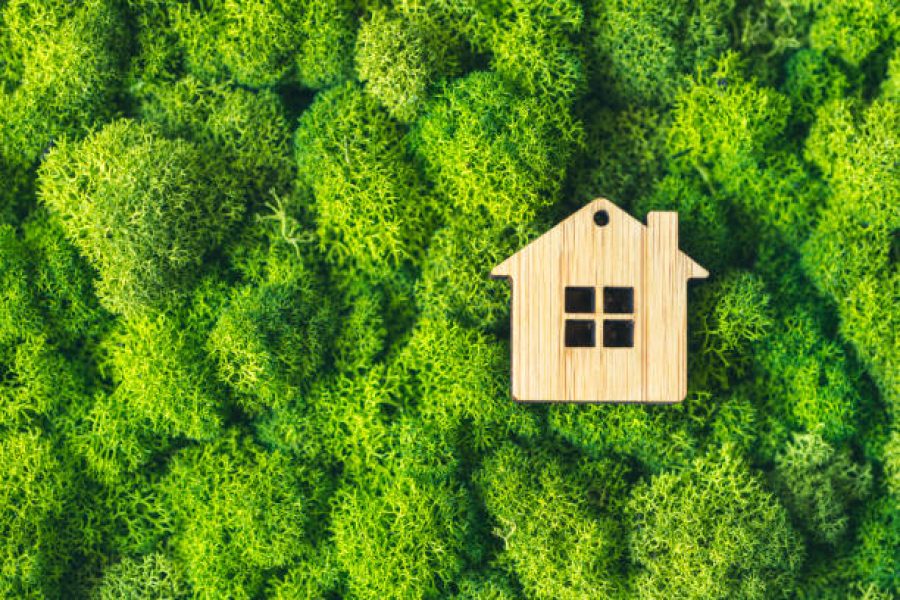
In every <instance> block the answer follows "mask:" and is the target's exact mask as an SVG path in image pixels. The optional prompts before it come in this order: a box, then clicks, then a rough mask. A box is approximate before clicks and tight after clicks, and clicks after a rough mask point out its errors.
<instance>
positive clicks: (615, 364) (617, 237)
mask: <svg viewBox="0 0 900 600" xmlns="http://www.w3.org/2000/svg"><path fill="white" fill-rule="evenodd" d="M491 276H492V277H503V278H509V279H510V280H511V283H512V312H511V325H512V328H511V347H512V348H511V351H512V360H511V368H512V378H511V379H512V382H511V383H512V396H513V399H514V400H518V401H524V402H534V401H537V402H541V401H558V402H680V401H681V400H683V399H684V397H685V395H686V394H687V281H688V279H701V278H705V277H707V276H708V273H707V272H706V270H705V269H704V268H703V267H701V266H700V265H698V264H697V263H696V262H694V261H693V260H692V259H691V258H690V257H688V256H687V255H686V254H684V253H683V252H681V251H680V250H679V249H678V214H677V213H675V212H651V213H649V214H648V215H647V225H646V226H645V225H644V224H642V223H641V222H639V221H638V220H636V219H634V218H633V217H631V216H630V215H629V214H627V213H626V212H625V211H623V210H621V209H620V208H619V207H617V206H616V205H615V204H613V203H612V202H610V201H609V200H606V199H603V198H599V199H597V200H594V201H593V202H591V203H590V204H588V205H587V206H585V207H583V208H582V209H581V210H579V211H577V212H576V213H574V214H572V215H571V216H569V217H568V218H567V219H566V220H564V221H562V222H561V223H559V224H558V225H557V226H556V227H554V228H553V229H551V230H550V231H548V232H547V233H546V234H544V235H543V236H541V237H540V238H538V239H537V240H535V241H533V242H532V243H531V244H529V245H528V246H526V247H525V248H523V249H522V250H520V251H519V252H517V253H516V254H514V255H512V256H510V257H509V258H508V259H506V260H505V261H503V262H502V263H501V264H499V265H497V267H495V268H494V270H493V271H491Z"/></svg>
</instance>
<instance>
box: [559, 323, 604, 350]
mask: <svg viewBox="0 0 900 600" xmlns="http://www.w3.org/2000/svg"><path fill="white" fill-rule="evenodd" d="M596 345H597V341H596V338H595V334H594V322H593V321H582V320H580V319H566V347H567V348H593V347H594V346H596Z"/></svg>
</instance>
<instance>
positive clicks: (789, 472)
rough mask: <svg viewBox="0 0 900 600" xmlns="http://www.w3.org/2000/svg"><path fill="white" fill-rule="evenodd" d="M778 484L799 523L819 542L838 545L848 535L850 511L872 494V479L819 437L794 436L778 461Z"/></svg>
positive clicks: (845, 454) (776, 469)
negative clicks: (856, 503)
mask: <svg viewBox="0 0 900 600" xmlns="http://www.w3.org/2000/svg"><path fill="white" fill-rule="evenodd" d="M774 475H775V482H776V486H777V488H778V489H779V491H780V494H779V495H780V496H781V497H782V498H783V499H784V501H785V505H786V506H787V508H788V510H789V511H791V514H792V515H794V517H795V519H796V521H797V522H799V523H801V524H802V526H803V527H804V528H805V529H806V530H807V531H809V532H810V533H811V534H812V535H811V537H812V538H813V539H815V540H817V541H823V542H826V543H829V544H835V543H837V542H838V541H840V540H841V538H842V537H843V536H844V535H845V534H846V532H847V525H848V520H849V518H848V515H847V509H848V508H849V507H850V505H851V504H852V503H853V502H855V501H859V500H862V499H863V498H865V497H866V495H867V494H868V492H869V488H870V487H871V483H872V475H871V472H870V471H869V469H868V467H867V466H861V465H858V464H856V463H854V462H853V461H852V460H851V459H850V456H849V455H848V454H847V453H844V452H837V451H835V449H834V448H833V447H832V446H831V445H829V444H828V442H826V441H825V440H823V439H822V438H821V437H820V436H818V435H816V434H799V435H795V436H794V438H793V440H792V441H791V442H789V443H788V445H787V446H786V447H785V449H784V451H783V452H782V453H780V454H779V455H778V456H777V457H775V474H774Z"/></svg>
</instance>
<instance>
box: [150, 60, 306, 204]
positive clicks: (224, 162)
mask: <svg viewBox="0 0 900 600" xmlns="http://www.w3.org/2000/svg"><path fill="white" fill-rule="evenodd" d="M140 97H141V98H142V100H143V102H142V103H141V106H140V114H141V118H142V119H143V120H145V121H150V122H153V123H155V124H157V125H159V127H160V129H161V130H162V132H163V133H164V134H165V135H166V136H167V137H181V138H184V139H186V140H189V141H191V142H193V143H195V144H196V145H197V146H198V148H200V150H201V151H202V152H204V153H205V154H206V155H207V156H208V157H209V159H210V160H211V161H213V163H214V164H215V165H216V167H217V171H218V172H220V173H224V172H228V173H229V175H228V178H229V179H230V180H231V181H230V185H231V186H233V187H234V188H235V189H236V190H239V191H242V192H243V193H245V194H246V195H247V196H248V197H249V198H250V199H251V200H254V201H255V202H256V203H258V204H261V203H262V202H263V201H266V200H271V194H272V193H275V194H284V193H286V192H287V190H288V189H289V188H290V184H291V180H292V179H293V175H294V164H293V159H292V157H291V149H290V134H289V127H288V123H287V118H286V117H285V114H284V109H283V107H282V102H281V99H280V98H279V97H278V96H277V95H276V94H275V93H273V92H271V91H269V90H259V91H252V92H251V91H249V90H246V89H242V88H238V87H234V86H233V85H227V84H217V83H211V84H206V83H203V82H202V81H200V80H199V79H197V78H195V77H192V76H187V77H185V78H183V79H180V80H178V81H176V82H174V83H171V84H159V85H153V86H146V87H145V88H143V89H142V90H141V93H140Z"/></svg>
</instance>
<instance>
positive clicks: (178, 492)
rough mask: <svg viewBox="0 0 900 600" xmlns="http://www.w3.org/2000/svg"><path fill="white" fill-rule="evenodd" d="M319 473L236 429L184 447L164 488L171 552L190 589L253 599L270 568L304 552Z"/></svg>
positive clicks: (200, 593) (284, 564) (271, 569)
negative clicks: (170, 526)
mask: <svg viewBox="0 0 900 600" xmlns="http://www.w3.org/2000/svg"><path fill="white" fill-rule="evenodd" d="M319 476H320V475H319V474H318V473H317V472H316V471H313V470H310V469H307V468H303V467H302V466H299V465H292V464H290V462H289V460H288V458H287V456H285V455H284V454H282V453H280V452H278V451H274V452H268V451H266V450H263V449H262V448H260V447H259V446H258V445H256V444H254V443H253V442H252V441H250V440H248V439H246V438H245V437H243V436H242V435H241V434H239V433H237V432H234V431H230V432H228V433H226V434H225V435H223V436H221V437H220V438H218V439H217V440H216V441H215V442H214V443H212V444H210V445H206V446H197V447H193V448H186V449H184V450H182V451H181V452H179V453H178V454H177V455H176V456H175V457H174V458H173V460H172V462H171V464H170V469H169V472H168V474H167V476H166V480H165V481H164V482H163V489H164V490H165V492H166V495H167V498H168V503H169V504H170V506H171V512H172V515H173V517H174V533H173V538H172V542H171V543H172V548H173V556H174V557H175V559H176V560H177V561H178V562H179V564H180V565H182V567H183V569H184V575H185V578H186V580H187V582H188V583H189V584H190V585H191V588H192V590H193V592H194V593H196V594H199V595H210V596H223V595H227V596H229V597H234V598H251V597H255V596H256V595H257V594H259V593H260V592H261V591H262V589H263V586H264V585H265V582H266V580H267V578H268V575H269V574H270V573H271V572H272V571H273V570H275V569H280V568H283V567H285V566H287V565H290V564H291V562H292V561H293V560H295V559H296V558H298V557H299V556H301V555H302V553H303V552H304V545H306V544H307V543H308V542H307V541H306V540H305V534H304V527H305V526H306V525H307V524H308V523H310V522H311V520H312V519H313V517H314V515H313V514H312V513H311V507H312V506H313V503H312V502H311V501H310V493H311V492H312V491H313V490H315V488H316V486H317V481H318V479H319Z"/></svg>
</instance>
